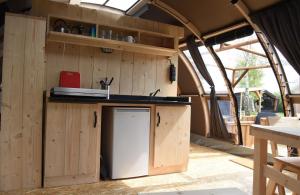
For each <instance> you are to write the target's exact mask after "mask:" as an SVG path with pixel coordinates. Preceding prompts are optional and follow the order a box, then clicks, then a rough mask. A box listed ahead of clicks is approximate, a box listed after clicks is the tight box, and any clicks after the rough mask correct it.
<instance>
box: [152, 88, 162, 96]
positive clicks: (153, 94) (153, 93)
mask: <svg viewBox="0 0 300 195" xmlns="http://www.w3.org/2000/svg"><path fill="white" fill-rule="evenodd" d="M158 92H160V89H157V90H156V91H154V92H152V93H150V94H149V96H153V97H154V96H156V94H157V93H158Z"/></svg>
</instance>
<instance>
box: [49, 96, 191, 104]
mask: <svg viewBox="0 0 300 195" xmlns="http://www.w3.org/2000/svg"><path fill="white" fill-rule="evenodd" d="M49 101H50V102H62V103H124V104H173V105H191V104H192V102H190V101H189V98H188V97H159V96H155V97H153V96H131V95H110V98H109V99H106V98H104V97H87V96H69V95H54V94H50V97H49Z"/></svg>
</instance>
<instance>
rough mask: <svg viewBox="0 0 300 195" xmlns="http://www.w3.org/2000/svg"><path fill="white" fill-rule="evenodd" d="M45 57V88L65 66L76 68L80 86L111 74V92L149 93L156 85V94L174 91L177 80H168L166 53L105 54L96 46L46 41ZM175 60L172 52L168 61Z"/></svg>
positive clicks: (90, 85)
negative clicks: (112, 79) (79, 75)
mask: <svg viewBox="0 0 300 195" xmlns="http://www.w3.org/2000/svg"><path fill="white" fill-rule="evenodd" d="M46 59H47V66H46V69H47V70H46V72H47V90H49V89H51V88H52V87H55V86H58V85H59V73H60V71H62V70H67V71H78V72H80V74H81V87H83V88H100V84H99V81H100V80H102V79H104V78H105V77H108V78H111V77H114V81H113V83H112V85H111V93H112V94H122V95H149V93H151V92H153V91H155V90H156V89H160V90H161V92H160V93H159V94H158V95H161V96H176V95H177V81H176V82H173V83H171V82H170V81H169V66H170V62H169V60H168V58H167V57H161V56H154V55H145V54H138V53H131V52H125V51H117V50H114V51H113V53H110V54H106V53H103V52H101V49H100V48H94V47H85V46H77V45H70V44H63V43H54V42H48V43H47V45H46ZM177 61H178V57H177V55H174V56H173V57H172V62H173V63H174V64H177V63H178V62H177ZM176 67H177V66H176Z"/></svg>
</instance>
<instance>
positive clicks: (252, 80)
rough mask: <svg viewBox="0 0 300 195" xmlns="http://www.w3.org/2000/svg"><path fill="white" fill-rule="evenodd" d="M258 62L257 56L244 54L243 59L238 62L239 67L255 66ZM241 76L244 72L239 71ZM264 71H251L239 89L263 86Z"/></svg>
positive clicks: (241, 82)
mask: <svg viewBox="0 0 300 195" xmlns="http://www.w3.org/2000/svg"><path fill="white" fill-rule="evenodd" d="M257 62H258V59H257V56H256V55H253V54H250V53H247V52H244V53H243V56H242V57H241V59H240V60H239V61H238V64H237V67H248V66H255V65H256V64H257ZM239 72H240V74H241V73H242V71H239ZM262 77H263V71H262V70H261V69H253V70H249V72H248V73H247V74H246V75H245V76H244V78H243V79H242V80H241V81H240V82H239V84H238V87H241V88H250V87H261V86H262Z"/></svg>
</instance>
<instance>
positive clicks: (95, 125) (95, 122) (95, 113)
mask: <svg viewBox="0 0 300 195" xmlns="http://www.w3.org/2000/svg"><path fill="white" fill-rule="evenodd" d="M97 121H98V116H97V112H96V111H95V112H94V128H96V127H97Z"/></svg>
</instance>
